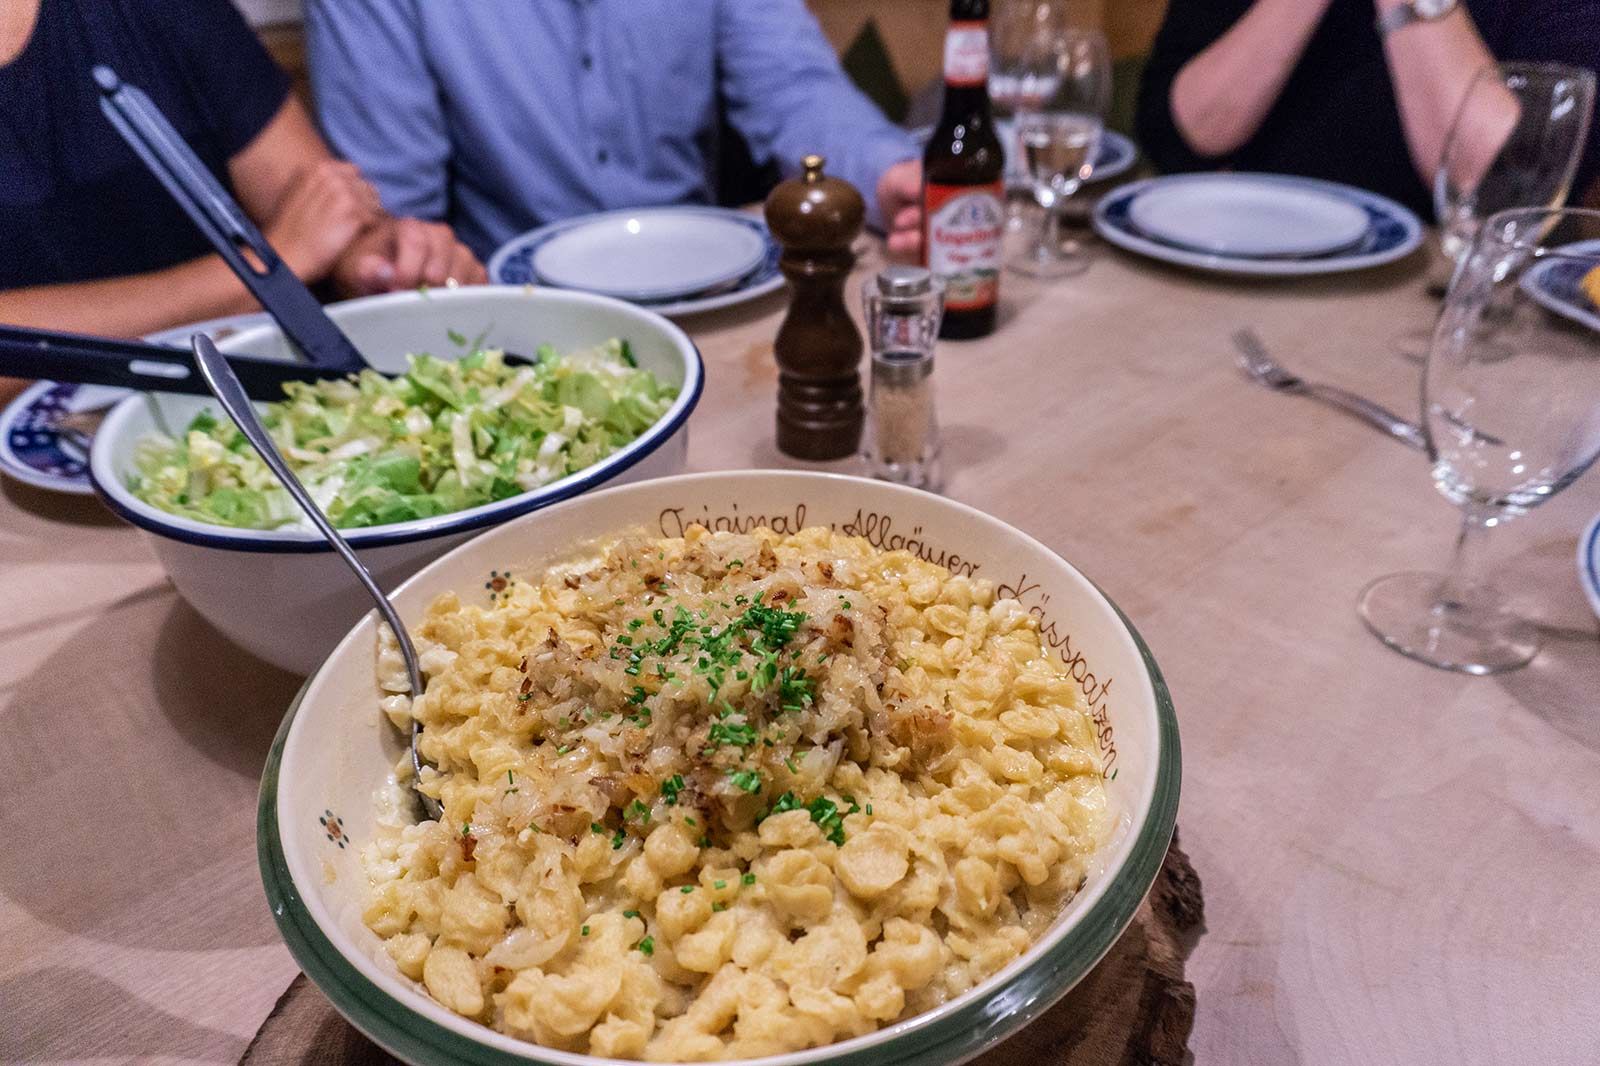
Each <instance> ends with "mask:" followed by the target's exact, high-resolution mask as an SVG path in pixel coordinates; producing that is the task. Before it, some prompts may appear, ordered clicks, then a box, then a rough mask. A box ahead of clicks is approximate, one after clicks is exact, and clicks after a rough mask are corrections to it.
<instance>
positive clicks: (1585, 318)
mask: <svg viewBox="0 0 1600 1066" xmlns="http://www.w3.org/2000/svg"><path fill="white" fill-rule="evenodd" d="M1555 251H1557V252H1560V253H1566V254H1567V255H1570V256H1573V257H1574V258H1570V259H1569V258H1563V257H1562V256H1560V255H1557V256H1555V257H1553V258H1550V259H1546V260H1545V261H1544V262H1542V263H1539V264H1536V265H1535V266H1534V267H1533V268H1531V269H1530V270H1528V271H1527V272H1526V273H1524V274H1523V275H1522V282H1521V285H1522V290H1523V291H1524V292H1526V293H1527V294H1528V295H1529V296H1530V297H1532V298H1533V299H1534V300H1536V301H1538V302H1539V304H1541V305H1542V306H1544V307H1546V308H1548V309H1549V310H1551V311H1554V312H1555V313H1556V314H1558V315H1562V316H1564V317H1566V318H1569V319H1571V320H1572V321H1574V322H1580V323H1582V324H1583V325H1585V326H1588V327H1589V328H1590V329H1595V330H1600V307H1597V306H1595V302H1594V300H1593V299H1592V298H1591V297H1590V296H1589V294H1588V293H1586V292H1584V291H1583V278H1584V275H1586V274H1588V273H1589V271H1591V270H1593V269H1594V268H1595V266H1596V264H1597V263H1600V240H1594V241H1576V242H1574V243H1572V244H1564V245H1562V246H1561V247H1560V248H1557V249H1555Z"/></svg>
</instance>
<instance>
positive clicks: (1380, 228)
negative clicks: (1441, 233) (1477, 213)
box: [1094, 171, 1423, 277]
mask: <svg viewBox="0 0 1600 1066" xmlns="http://www.w3.org/2000/svg"><path fill="white" fill-rule="evenodd" d="M1234 176H1235V177H1239V178H1249V179H1252V180H1256V181H1264V182H1267V183H1270V184H1282V185H1289V186H1299V187H1301V188H1307V189H1315V190H1317V191H1319V192H1324V193H1329V194H1331V195H1334V196H1338V197H1340V198H1342V199H1344V200H1346V201H1348V202H1350V203H1353V204H1355V205H1357V206H1358V207H1360V208H1361V209H1362V210H1364V211H1365V212H1366V213H1367V218H1368V223H1369V227H1370V228H1369V230H1368V233H1367V236H1366V237H1365V238H1363V239H1362V241H1361V243H1360V244H1359V245H1357V246H1356V247H1355V248H1347V249H1344V250H1342V251H1339V252H1334V253H1332V254H1329V255H1322V256H1307V257H1305V258H1301V259H1284V258H1272V259H1257V258H1251V257H1249V256H1233V255H1218V254H1215V253H1211V252H1196V251H1191V250H1189V249H1186V248H1180V247H1178V246H1176V245H1171V244H1166V243H1164V242H1162V241H1159V240H1156V239H1155V238H1153V237H1149V236H1147V235H1145V234H1144V233H1143V232H1141V231H1140V230H1139V228H1138V227H1137V226H1135V225H1134V224H1133V221H1132V219H1131V218H1130V217H1129V210H1130V207H1131V205H1132V203H1133V201H1134V199H1135V198H1137V197H1138V196H1139V195H1140V194H1141V193H1143V192H1144V191H1146V190H1147V189H1149V188H1151V187H1152V186H1153V185H1155V184H1156V183H1157V182H1168V183H1170V182H1173V181H1183V180H1186V179H1189V178H1193V177H1206V178H1214V177H1216V175H1215V174H1211V173H1206V174H1200V175H1190V174H1168V175H1164V176H1162V177H1156V178H1145V179H1144V180H1142V181H1135V182H1132V183H1130V184H1128V185H1124V186H1122V187H1121V188H1119V189H1116V190H1114V191H1113V192H1110V193H1108V194H1107V195H1106V196H1105V197H1103V198H1102V199H1101V200H1100V202H1099V203H1098V204H1097V205H1095V210H1094V228H1095V231H1096V232H1097V233H1099V234H1100V236H1101V237H1103V238H1105V239H1106V240H1107V241H1108V242H1110V243H1111V244H1114V245H1116V246H1118V247H1119V248H1122V249H1124V250H1126V251H1130V252H1134V253H1137V254H1141V255H1146V256H1149V257H1150V258H1152V259H1158V260H1161V261H1163V262H1167V263H1175V264H1178V265H1180V266H1187V267H1193V268H1196V269H1199V270H1211V271H1217V272H1220V273H1228V274H1244V275H1249V276H1252V277H1301V276H1305V275H1311V274H1330V273H1337V272H1342V271H1347V270H1362V269H1366V268H1368V267H1375V266H1381V265H1383V264H1385V263H1392V262H1394V261H1395V260H1397V259H1403V258H1404V257H1405V256H1407V255H1410V254H1411V253H1412V252H1413V251H1415V250H1416V249H1417V248H1418V247H1419V246H1420V245H1421V244H1422V239H1423V230H1422V220H1421V219H1419V218H1417V216H1416V214H1415V213H1414V212H1412V211H1411V210H1409V209H1408V208H1406V207H1404V206H1402V205H1401V204H1398V203H1395V202H1394V201H1393V200H1391V199H1389V198H1388V197H1386V196H1379V195H1378V194H1377V193H1373V192H1368V191H1366V190H1365V189H1358V188H1355V187H1354V186H1350V185H1342V184H1340V183H1339V182H1334V181H1323V180H1322V179H1320V178H1301V177H1295V176H1293V175H1287V174H1260V173H1253V172H1247V171H1238V172H1235V173H1234Z"/></svg>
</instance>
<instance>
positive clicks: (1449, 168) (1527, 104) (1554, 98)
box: [1398, 63, 1595, 361]
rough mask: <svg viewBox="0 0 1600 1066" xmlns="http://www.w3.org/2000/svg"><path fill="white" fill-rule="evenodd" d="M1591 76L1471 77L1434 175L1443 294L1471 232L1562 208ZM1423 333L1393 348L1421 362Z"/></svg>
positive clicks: (1530, 71)
mask: <svg viewBox="0 0 1600 1066" xmlns="http://www.w3.org/2000/svg"><path fill="white" fill-rule="evenodd" d="M1594 97H1595V76H1594V74H1593V73H1591V72H1590V71H1587V70H1583V69H1580V68H1578V67H1568V66H1563V65H1561V64H1559V63H1499V64H1495V65H1491V66H1486V67H1484V68H1483V69H1482V70H1480V71H1479V72H1478V74H1477V76H1476V77H1474V78H1473V80H1472V83H1471V86H1470V87H1469V88H1468V90H1467V94H1466V96H1464V97H1462V100H1461V106H1460V107H1458V108H1457V109H1456V116H1455V119H1454V121H1453V122H1452V123H1451V126H1450V132H1449V134H1448V135H1447V136H1446V138H1445V143H1444V150H1443V154H1442V155H1441V157H1440V160H1439V169H1438V170H1437V171H1435V173H1434V183H1433V208H1434V213H1435V214H1436V215H1437V216H1438V220H1439V245H1440V251H1441V252H1442V260H1441V264H1440V265H1441V267H1442V269H1443V270H1444V271H1445V272H1444V273H1442V274H1441V275H1439V276H1437V277H1435V278H1434V279H1433V281H1432V282H1431V284H1432V287H1433V288H1434V289H1435V291H1436V292H1437V293H1439V294H1442V293H1443V291H1444V288H1445V286H1446V285H1447V284H1448V283H1449V280H1450V275H1449V271H1453V270H1454V269H1455V268H1456V266H1457V265H1458V264H1459V263H1460V261H1461V260H1462V258H1463V257H1464V256H1465V255H1466V253H1467V249H1468V247H1469V246H1470V245H1471V243H1472V237H1473V234H1475V233H1476V232H1477V231H1478V227H1479V226H1480V225H1482V223H1483V220H1484V219H1486V218H1488V217H1489V216H1490V215H1493V214H1494V213H1496V212H1497V211H1507V210H1511V209H1513V208H1519V207H1543V208H1552V209H1553V208H1558V207H1560V206H1561V205H1562V204H1564V203H1566V200H1567V194H1568V193H1569V192H1570V191H1571V189H1572V179H1573V176H1574V175H1575V174H1576V173H1577V169H1578V163H1579V161H1580V160H1581V158H1582V156H1583V145H1584V140H1585V137H1586V135H1587V133H1588V130H1589V121H1590V116H1591V115H1592V114H1593V111H1594ZM1428 339H1429V338H1428V335H1427V334H1425V333H1424V334H1414V335H1409V336H1407V337H1404V338H1402V339H1401V340H1400V341H1399V343H1398V347H1399V349H1400V351H1401V352H1402V354H1404V355H1406V356H1408V357H1409V358H1413V359H1417V360H1419V361H1420V360H1421V359H1422V358H1423V356H1424V355H1426V354H1427V350H1428Z"/></svg>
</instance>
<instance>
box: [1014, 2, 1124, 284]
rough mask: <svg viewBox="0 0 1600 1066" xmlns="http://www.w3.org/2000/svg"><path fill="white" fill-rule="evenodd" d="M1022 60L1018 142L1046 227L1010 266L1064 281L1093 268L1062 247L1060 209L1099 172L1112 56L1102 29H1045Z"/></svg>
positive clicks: (1074, 251) (1079, 255)
mask: <svg viewBox="0 0 1600 1066" xmlns="http://www.w3.org/2000/svg"><path fill="white" fill-rule="evenodd" d="M1024 55H1025V57H1026V58H1025V61H1024V64H1023V76H1022V80H1021V82H1020V83H1019V84H1020V88H1019V91H1018V95H1017V114H1016V126H1017V132H1016V143H1017V150H1018V154H1019V155H1020V157H1021V159H1022V164H1023V166H1024V167H1025V168H1026V170H1027V173H1028V177H1029V179H1030V180H1031V181H1032V183H1033V195H1034V199H1035V200H1037V201H1038V203H1039V206H1040V207H1041V208H1043V209H1044V222H1043V224H1042V226H1041V227H1040V230H1039V234H1038V237H1037V239H1036V240H1034V241H1033V242H1032V244H1031V246H1030V247H1028V248H1027V249H1026V250H1025V251H1023V252H1022V253H1021V254H1020V255H1019V256H1017V257H1015V258H1014V259H1012V261H1011V266H1012V269H1014V270H1016V271H1017V272H1019V273H1022V274H1027V275H1028V276H1030V277H1041V278H1053V277H1061V276H1063V275H1066V274H1072V273H1077V272H1078V271H1080V270H1082V269H1083V268H1084V267H1085V266H1086V265H1087V263H1086V260H1085V259H1084V257H1083V254H1082V253H1081V252H1080V251H1078V250H1077V249H1066V248H1063V247H1062V243H1061V212H1060V205H1061V203H1062V202H1063V201H1064V200H1066V199H1067V197H1069V196H1071V195H1072V194H1073V193H1074V192H1076V191H1077V190H1078V187H1079V186H1081V185H1082V184H1083V182H1084V180H1085V179H1086V178H1088V176H1089V174H1090V173H1091V172H1092V170H1093V167H1094V158H1095V154H1096V153H1097V152H1098V151H1099V148H1100V134H1101V131H1102V130H1103V129H1104V127H1105V116H1106V111H1107V109H1108V108H1110V106H1111V54H1110V50H1109V49H1108V48H1107V47H1106V39H1105V36H1104V35H1103V34H1101V33H1100V32H1098V31H1096V30H1081V29H1067V28H1062V27H1051V26H1045V27H1041V28H1040V29H1039V30H1038V31H1037V32H1035V33H1034V34H1032V35H1031V36H1030V41H1029V45H1028V47H1027V49H1026V50H1025V52H1024Z"/></svg>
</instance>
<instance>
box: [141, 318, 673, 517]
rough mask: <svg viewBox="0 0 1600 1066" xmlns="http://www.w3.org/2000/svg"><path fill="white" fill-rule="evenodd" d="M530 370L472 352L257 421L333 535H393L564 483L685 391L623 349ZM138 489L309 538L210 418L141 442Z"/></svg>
mask: <svg viewBox="0 0 1600 1066" xmlns="http://www.w3.org/2000/svg"><path fill="white" fill-rule="evenodd" d="M538 351H539V362H538V364H537V365H535V366H516V367H511V366H507V365H506V364H505V359H504V353H502V352H500V351H498V350H495V349H475V350H474V351H472V352H471V353H470V354H468V355H467V356H465V357H464V358H462V359H460V360H456V361H451V360H446V359H436V358H434V357H433V356H430V355H415V356H412V357H410V360H409V361H410V367H409V369H408V370H407V371H406V373H405V374H404V375H402V376H400V377H396V378H386V377H384V376H383V375H381V374H378V373H376V372H374V371H370V370H368V371H363V372H362V373H361V374H359V375H356V376H354V377H351V378H347V379H343V380H340V381H322V382H315V383H311V382H305V383H300V382H296V383H292V384H289V385H286V386H284V393H285V397H284V399H283V400H282V401H280V402H278V403H273V404H268V405H266V408H265V409H264V411H263V412H262V418H263V421H265V423H266V425H267V428H268V430H269V431H270V432H271V433H272V438H273V440H274V441H275V442H276V443H277V445H278V450H279V451H281V452H282V453H283V454H284V456H285V457H286V458H287V459H288V460H289V463H290V465H291V466H292V467H293V468H294V471H295V473H296V474H297V475H298V476H299V478H300V480H301V481H302V482H303V483H304V484H305V486H306V489H307V490H308V491H309V492H310V493H311V496H312V498H313V499H315V500H316V501H317V503H318V505H319V506H321V507H322V509H323V510H324V511H325V512H327V514H328V517H329V518H330V519H332V521H333V524H334V525H336V526H339V527H341V528H346V529H348V528H356V527H362V526H380V525H388V524H390V523H393V522H407V521H410V520H412V519H416V518H428V517H431V516H434V515H441V514H449V513H450V512H452V511H461V510H466V509H467V508H469V507H477V506H479V505H480V504H485V503H491V502H493V501H495V500H503V499H505V498H507V497H509V496H515V495H518V494H519V493H523V492H528V491H529V490H531V489H536V488H539V487H540V486H541V485H547V484H549V483H550V482H552V481H557V480H559V479H561V478H563V477H566V476H567V475H568V474H572V473H575V472H577V471H579V470H582V469H584V468H585V467H588V466H592V465H594V464H595V463H597V462H599V461H600V460H601V459H604V458H605V457H606V456H608V455H610V454H611V453H612V452H614V451H616V450H617V449H619V448H622V447H624V446H625V445H627V444H629V443H630V442H632V441H633V440H635V439H636V438H638V437H639V435H640V434H642V433H643V432H644V431H645V430H647V429H649V428H650V427H651V426H652V425H654V424H655V423H656V422H657V421H659V420H660V419H661V416H662V415H664V414H665V413H666V412H667V409H668V408H669V407H671V406H672V402H673V400H675V399H676V398H677V390H676V389H675V388H673V387H672V386H670V385H665V384H663V383H661V382H660V381H658V380H657V379H656V377H655V375H654V374H652V373H650V372H649V371H648V370H641V369H638V364H637V363H636V362H635V361H634V359H633V353H632V351H631V350H630V348H629V346H628V343H627V342H626V341H619V340H611V341H607V342H606V343H605V344H603V345H601V346H599V347H597V348H593V349H589V350H586V351H581V352H574V353H571V354H570V355H566V356H562V355H559V354H557V353H556V352H555V350H554V349H552V348H550V347H549V346H548V345H541V346H540V347H539V350H538ZM135 460H136V462H135V465H136V467H137V473H135V474H134V475H133V476H132V477H131V478H130V479H129V487H130V488H131V489H132V490H133V492H134V493H135V494H136V495H137V496H138V497H139V498H140V499H142V500H144V501H146V502H147V503H150V504H153V505H155V506H156V507H160V508H161V509H162V510H164V511H170V512H171V513H173V514H177V515H183V516H184V517H187V518H194V519H198V520H199V521H202V522H211V523H214V524H217V525H224V526H236V527H242V528H249V529H275V528H279V527H283V526H307V525H308V523H307V522H306V521H305V518H304V516H303V515H302V514H301V513H300V509H299V508H298V507H297V506H295V503H294V501H293V500H292V499H291V498H290V497H289V494H288V493H287V492H285V491H284V490H283V488H282V487H281V486H279V484H278V483H277V480H276V479H275V478H274V477H273V476H272V472H271V471H269V470H268V469H267V467H266V464H264V463H262V462H261V459H260V457H258V456H257V455H256V453H255V451H254V450H253V449H252V448H251V447H250V445H249V442H248V441H246V440H245V438H244V434H242V433H240V432H239V430H238V428H237V427H235V426H234V424H233V423H232V422H231V421H226V420H221V419H219V418H218V417H217V416H215V415H213V414H212V413H211V411H209V410H202V411H201V412H200V413H199V414H198V415H196V416H195V418H194V420H193V421H191V422H190V423H189V425H188V427H187V428H186V430H185V431H184V434H183V436H182V438H181V439H173V438H171V437H167V436H164V435H157V436H151V437H149V438H147V439H145V440H144V441H141V442H140V445H139V450H138V454H137V455H136V457H135Z"/></svg>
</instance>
